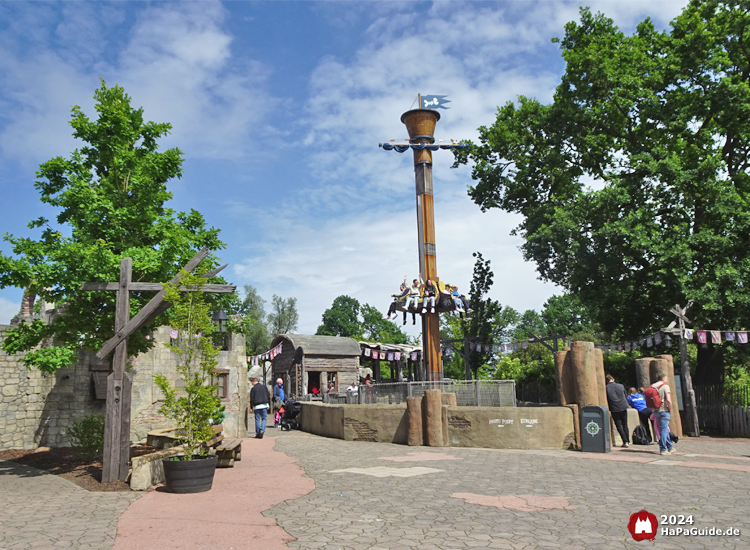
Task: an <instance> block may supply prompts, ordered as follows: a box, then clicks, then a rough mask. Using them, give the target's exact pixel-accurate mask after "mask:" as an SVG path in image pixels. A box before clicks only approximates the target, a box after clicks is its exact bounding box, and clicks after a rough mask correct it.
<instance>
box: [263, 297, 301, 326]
mask: <svg viewBox="0 0 750 550" xmlns="http://www.w3.org/2000/svg"><path fill="white" fill-rule="evenodd" d="M297 323H299V314H298V313H297V298H281V297H280V296H276V294H274V295H273V297H272V298H271V313H269V314H268V332H269V334H270V335H273V336H276V335H277V334H288V333H291V332H294V331H295V330H297Z"/></svg>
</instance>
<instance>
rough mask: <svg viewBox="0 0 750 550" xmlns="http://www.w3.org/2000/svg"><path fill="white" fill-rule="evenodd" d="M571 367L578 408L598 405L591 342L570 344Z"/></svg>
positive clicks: (592, 345)
mask: <svg viewBox="0 0 750 550" xmlns="http://www.w3.org/2000/svg"><path fill="white" fill-rule="evenodd" d="M570 354H571V366H572V367H573V372H574V375H575V378H574V380H575V383H574V387H575V392H576V403H577V404H578V406H579V407H583V406H586V405H598V404H599V391H598V388H597V376H596V367H595V364H594V343H593V342H571V344H570Z"/></svg>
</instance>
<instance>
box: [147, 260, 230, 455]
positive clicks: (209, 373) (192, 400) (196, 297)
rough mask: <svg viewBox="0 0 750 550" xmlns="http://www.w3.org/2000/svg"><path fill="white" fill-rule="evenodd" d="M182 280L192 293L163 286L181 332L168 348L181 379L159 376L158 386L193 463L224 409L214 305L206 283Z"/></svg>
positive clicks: (190, 278)
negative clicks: (219, 387) (214, 336)
mask: <svg viewBox="0 0 750 550" xmlns="http://www.w3.org/2000/svg"><path fill="white" fill-rule="evenodd" d="M181 276H182V277H181V284H182V285H184V286H185V287H187V288H189V289H192V290H193V291H192V292H180V285H179V284H175V285H172V284H165V285H164V289H165V290H166V293H167V294H166V299H167V300H168V301H169V302H172V307H171V309H170V320H171V323H170V324H171V326H172V328H174V329H177V330H178V331H179V333H180V338H179V339H178V340H177V343H176V344H164V345H165V346H167V347H168V348H169V350H170V351H172V352H173V353H174V354H175V355H176V357H177V374H178V376H179V380H178V381H177V383H176V384H175V385H174V386H172V385H171V384H170V383H169V380H168V379H167V377H166V376H165V375H164V374H156V375H154V382H155V383H156V385H157V386H158V387H159V390H161V393H162V394H163V395H164V401H163V402H162V405H161V407H160V408H159V412H160V413H161V414H163V415H164V416H166V417H167V418H171V419H172V420H175V421H176V422H177V423H178V425H179V427H180V428H182V429H181V430H180V440H181V441H182V442H183V443H184V444H185V446H186V452H185V457H184V460H191V459H192V458H193V453H192V452H191V451H192V450H194V449H195V448H196V447H197V446H198V444H199V443H200V442H201V441H207V440H209V439H211V437H212V436H213V431H212V429H211V423H210V421H211V420H212V419H213V418H215V416H216V414H217V412H219V411H221V410H222V405H221V399H220V398H219V396H218V392H217V387H216V385H215V384H213V372H214V369H215V368H216V365H217V364H218V359H217V358H218V355H219V352H218V350H217V349H216V348H214V345H213V339H212V338H211V336H212V334H213V331H214V325H213V323H212V321H211V313H210V312H211V305H210V304H209V303H208V301H207V297H206V295H205V294H204V293H203V292H201V291H200V289H201V288H202V287H203V284H204V282H205V279H203V278H201V277H199V276H197V275H194V274H191V273H187V272H185V271H182V272H181Z"/></svg>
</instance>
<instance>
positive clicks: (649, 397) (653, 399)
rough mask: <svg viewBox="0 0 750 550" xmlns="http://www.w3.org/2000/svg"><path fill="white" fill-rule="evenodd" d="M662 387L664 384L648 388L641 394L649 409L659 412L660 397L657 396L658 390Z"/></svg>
mask: <svg viewBox="0 0 750 550" xmlns="http://www.w3.org/2000/svg"><path fill="white" fill-rule="evenodd" d="M663 385H664V382H662V383H661V384H659V385H658V386H657V387H653V386H649V387H648V388H646V391H644V392H643V396H644V397H645V398H646V406H647V407H648V408H649V409H655V410H659V409H660V408H661V406H662V400H661V396H660V395H659V388H661V387H662V386H663Z"/></svg>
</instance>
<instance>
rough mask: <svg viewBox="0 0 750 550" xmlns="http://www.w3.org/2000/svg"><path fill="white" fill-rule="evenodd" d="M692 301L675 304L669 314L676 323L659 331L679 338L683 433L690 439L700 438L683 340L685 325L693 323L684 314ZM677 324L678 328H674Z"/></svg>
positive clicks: (696, 408) (688, 364)
mask: <svg viewBox="0 0 750 550" xmlns="http://www.w3.org/2000/svg"><path fill="white" fill-rule="evenodd" d="M692 305H693V301H692V300H690V301H689V302H688V304H687V305H686V306H685V307H680V305H679V304H676V305H675V306H674V307H673V308H672V309H670V310H669V312H670V313H671V314H673V315H674V316H675V317H677V321H676V322H675V321H672V322H671V323H670V324H669V326H668V327H666V328H663V329H661V330H662V332H666V333H670V334H673V335H675V334H676V335H677V336H679V338H680V366H681V371H682V380H683V384H684V386H685V392H684V395H685V397H686V399H685V427H684V430H683V431H684V432H685V433H686V434H687V435H689V436H691V437H700V435H701V429H700V425H699V424H698V406H697V404H696V402H695V390H694V389H693V378H692V377H691V376H690V363H689V362H688V353H687V340H685V324H686V323H687V324H689V325H692V324H693V322H692V321H691V320H690V319H688V318H687V317H686V316H685V312H686V311H687V310H688V308H689V307H690V306H692ZM678 323H679V328H677V329H676V328H674V327H675V325H676V324H678Z"/></svg>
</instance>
